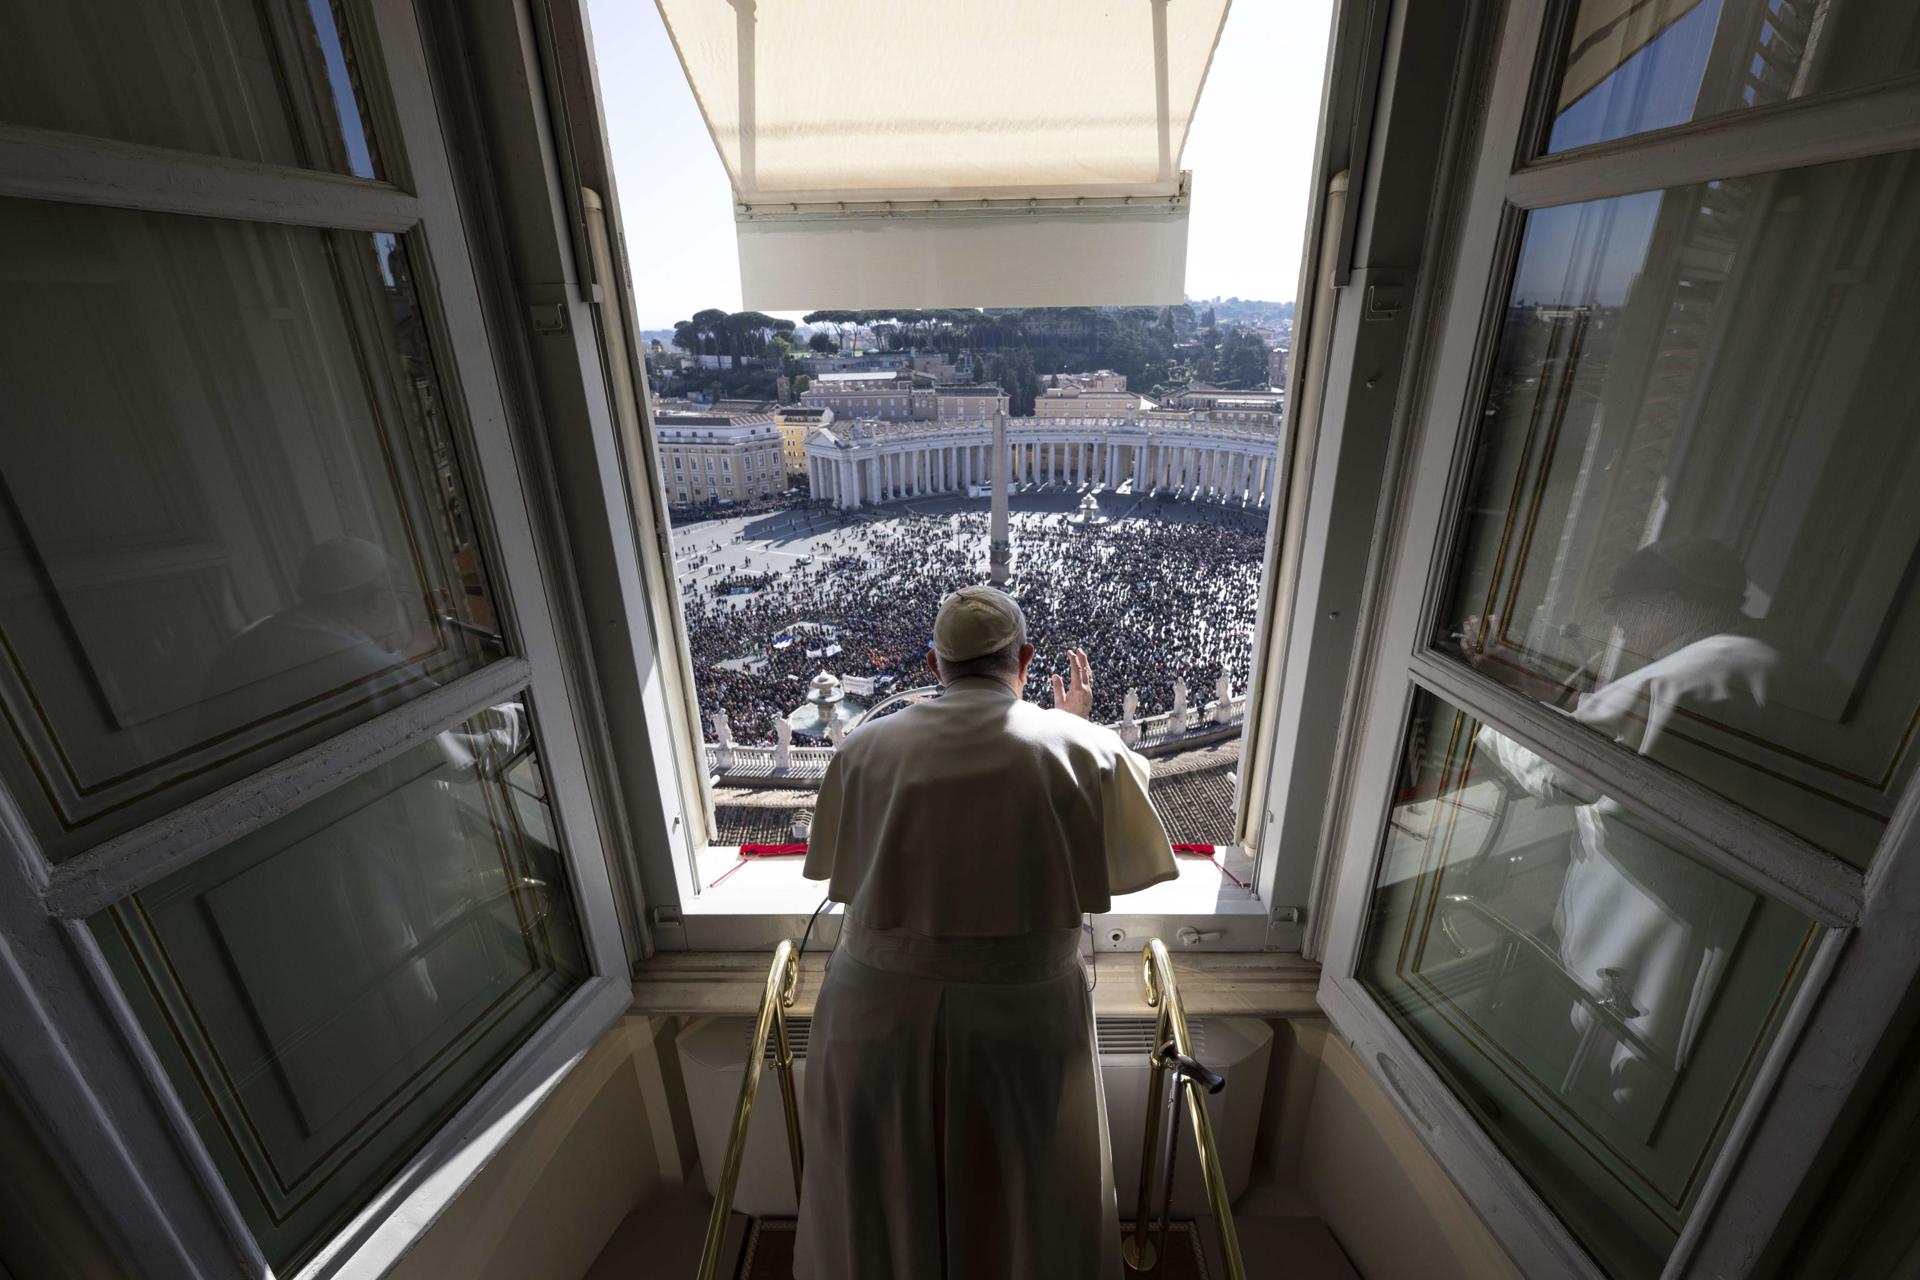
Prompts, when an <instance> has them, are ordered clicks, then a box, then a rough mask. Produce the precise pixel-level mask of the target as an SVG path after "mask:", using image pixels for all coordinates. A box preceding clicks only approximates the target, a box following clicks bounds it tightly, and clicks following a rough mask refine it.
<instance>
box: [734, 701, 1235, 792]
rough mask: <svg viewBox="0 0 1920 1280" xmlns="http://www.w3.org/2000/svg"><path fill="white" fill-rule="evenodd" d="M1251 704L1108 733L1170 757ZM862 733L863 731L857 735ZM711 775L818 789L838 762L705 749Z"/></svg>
mask: <svg viewBox="0 0 1920 1280" xmlns="http://www.w3.org/2000/svg"><path fill="white" fill-rule="evenodd" d="M1246 708H1247V700H1246V698H1244V697H1234V698H1228V699H1227V700H1226V701H1225V703H1224V704H1223V703H1222V702H1220V701H1219V700H1218V699H1215V700H1211V701H1208V702H1204V703H1197V704H1195V705H1193V706H1190V707H1188V708H1187V709H1186V710H1185V711H1184V712H1181V711H1177V710H1175V709H1172V708H1169V709H1168V710H1166V711H1161V712H1156V713H1154V714H1152V715H1148V716H1142V717H1139V718H1138V719H1134V718H1131V717H1127V716H1122V718H1121V719H1120V720H1118V721H1116V722H1115V723H1113V724H1110V725H1108V726H1107V727H1108V728H1110V729H1112V730H1114V731H1115V732H1117V733H1118V734H1119V735H1120V738H1121V740H1122V741H1123V742H1125V743H1127V745H1128V746H1130V747H1132V748H1133V749H1134V750H1136V751H1139V752H1141V753H1142V754H1145V755H1164V754H1166V753H1167V752H1169V751H1173V750H1178V749H1180V748H1182V747H1188V746H1199V745H1201V744H1203V743H1206V742H1209V741H1217V740H1219V739H1221V738H1223V737H1226V736H1229V735H1230V734H1231V733H1232V732H1233V731H1234V730H1236V729H1238V728H1239V727H1240V725H1241V724H1242V722H1243V721H1244V719H1245V717H1246ZM855 731H856V732H858V730H857V728H856V730H855ZM704 747H705V750H706V759H707V770H708V772H709V773H710V774H711V775H712V776H713V777H714V779H715V780H716V781H718V782H724V783H727V784H729V785H732V786H749V787H752V786H761V787H767V786H773V787H778V786H799V787H809V786H817V785H818V784H819V782H820V779H821V778H822V777H824V776H825V774H826V772H827V764H828V762H830V761H831V760H832V759H833V752H834V748H833V747H832V746H831V745H828V746H820V747H801V746H786V747H782V746H777V745H776V746H744V745H742V744H740V743H714V742H709V743H705V744H704Z"/></svg>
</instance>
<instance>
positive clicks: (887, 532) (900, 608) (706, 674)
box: [681, 504, 1266, 743]
mask: <svg viewBox="0 0 1920 1280" xmlns="http://www.w3.org/2000/svg"><path fill="white" fill-rule="evenodd" d="M1012 521H1013V536H1012V543H1013V572H1014V584H1013V594H1014V595H1015V596H1016V597H1017V598H1018V599H1019V601H1020V605H1021V608H1022V610H1023V611H1024V612H1025V613H1026V616H1027V622H1028V626H1029V628H1030V631H1029V636H1028V639H1029V640H1030V641H1031V642H1032V644H1033V646H1034V649H1035V656H1034V660H1033V667H1032V669H1031V672H1030V677H1029V680H1028V684H1027V697H1028V698H1030V699H1033V700H1034V701H1038V702H1044V701H1045V700H1046V697H1047V689H1048V684H1049V682H1048V679H1047V677H1048V676H1049V675H1050V674H1052V673H1053V672H1055V671H1059V672H1060V673H1061V674H1063V675H1064V674H1065V673H1066V662H1067V658H1066V652H1067V650H1068V649H1069V648H1076V647H1077V648H1082V649H1085V650H1086V651H1087V652H1088V653H1089V654H1090V655H1091V657H1092V660H1093V664H1094V677H1095V678H1094V709H1093V719H1094V720H1095V721H1097V722H1099V723H1103V724H1110V723H1113V722H1115V721H1117V720H1119V719H1120V715H1121V702H1122V699H1123V698H1124V696H1125V694H1126V692H1127V690H1128V689H1135V690H1137V691H1138V693H1139V712H1138V714H1140V715H1142V716H1146V715H1152V714H1155V713H1157V712H1161V711H1165V710H1167V709H1169V708H1170V707H1171V706H1172V703H1173V684H1174V681H1175V680H1177V679H1181V678H1184V679H1185V680H1186V682H1187V686H1188V689H1189V691H1190V695H1189V696H1190V702H1191V703H1192V704H1194V705H1198V704H1200V703H1203V702H1205V701H1207V700H1209V699H1211V698H1212V697H1213V689H1214V685H1215V682H1216V681H1217V680H1218V678H1219V677H1220V676H1221V675H1222V674H1224V675H1226V676H1227V677H1228V679H1229V680H1230V681H1231V683H1232V685H1233V690H1234V692H1235V693H1236V694H1244V693H1245V691H1246V687H1247V676H1248V670H1249V665H1250V663H1251V660H1252V646H1253V632H1254V626H1255V621H1256V614H1257V611H1258V608H1259V590H1258V587H1259V578H1260V566H1261V556H1262V552H1263V550H1264V546H1265V539H1266V519H1265V513H1264V512H1239V511H1231V510H1214V509H1208V508H1197V509H1196V508H1188V509H1186V510H1184V511H1183V512H1181V514H1180V517H1179V518H1178V519H1161V518H1159V517H1158V516H1157V515H1155V514H1154V507H1153V505H1152V504H1147V505H1144V506H1141V507H1139V508H1137V509H1136V510H1135V511H1133V512H1132V513H1129V514H1127V515H1124V516H1122V517H1121V518H1119V519H1116V520H1113V521H1112V522H1110V523H1105V524H1097V525H1092V526H1088V525H1083V524H1079V523H1076V522H1075V521H1073V520H1071V519H1069V518H1068V517H1067V516H1066V515H1065V514H1063V513H1035V512H1015V513H1014V514H1013V516H1012ZM790 532H792V533H796V534H801V535H805V534H816V535H817V534H824V535H825V536H826V538H827V540H828V549H827V551H826V552H825V553H824V554H821V555H816V556H814V557H813V558H812V561H811V562H810V563H797V562H796V563H795V564H794V566H793V567H792V568H789V569H786V570H784V571H781V572H779V573H777V574H774V575H773V576H772V579H771V581H770V582H768V583H767V584H766V585H764V586H763V587H762V588H761V589H759V590H756V591H753V592H752V593H751V594H745V595H742V594H738V593H737V591H735V592H730V591H729V590H728V584H729V583H733V582H734V581H735V579H736V577H737V576H738V575H728V576H724V577H723V576H719V575H718V574H717V573H716V574H712V576H700V575H698V569H699V568H700V567H701V566H702V565H704V564H705V563H706V561H707V560H708V559H709V558H710V557H711V556H712V555H713V554H714V553H716V552H718V551H719V550H720V544H719V543H718V542H715V543H713V544H712V545H711V547H709V546H707V545H706V544H701V546H700V547H699V548H698V551H699V553H700V554H697V555H694V556H691V557H690V558H689V559H686V560H683V561H682V562H681V565H682V568H683V571H694V572H695V574H696V576H694V577H691V578H689V579H685V580H683V581H684V582H685V583H687V584H689V585H686V586H685V587H684V588H683V597H684V603H685V606H686V625H687V638H688V641H689V643H690V645H691V650H692V657H693V665H694V677H695V684H696V687H697V691H698V694H699V699H700V709H701V713H702V720H703V721H704V722H705V726H706V736H707V738H708V740H709V741H712V740H714V725H713V715H714V713H715V712H716V711H725V712H726V715H727V720H728V723H729V725H730V727H731V731H732V736H733V739H734V741H736V742H742V743H767V742H772V741H773V740H774V734H775V725H776V723H777V722H778V721H779V720H780V719H783V718H785V717H786V716H787V715H788V714H789V713H790V712H792V711H793V710H794V709H795V708H796V707H798V706H800V705H801V703H802V702H803V701H804V699H805V696H806V688H807V681H808V680H809V679H811V678H812V677H813V675H814V674H815V673H816V672H819V671H822V670H826V671H831V672H833V673H834V674H836V675H840V676H843V677H845V676H856V677H865V678H870V679H873V680H874V681H875V684H876V688H877V689H878V690H879V693H878V694H877V695H876V696H884V694H885V693H886V692H888V691H892V690H899V689H908V688H912V687H914V686H915V685H921V684H927V683H929V682H930V681H931V676H930V675H929V674H928V671H927V666H926V659H927V637H928V636H929V635H930V634H931V632H932V627H933V618H934V614H935V612H936V611H937V610H938V608H939V605H940V601H941V599H942V597H944V596H945V595H946V594H947V593H948V592H950V591H953V590H954V589H955V588H957V587H961V586H965V585H967V584H969V583H974V582H981V581H985V580H986V577H987V559H988V533H987V516H986V513H984V512H977V511H973V512H958V513H949V514H945V515H893V516H880V517H876V516H872V515H868V514H865V513H863V514H861V515H859V516H855V517H851V518H849V517H846V516H843V515H841V514H839V513H834V512H827V511H814V512H809V513H805V514H801V513H796V515H795V517H794V527H793V528H792V529H791V530H790ZM797 624H810V625H797Z"/></svg>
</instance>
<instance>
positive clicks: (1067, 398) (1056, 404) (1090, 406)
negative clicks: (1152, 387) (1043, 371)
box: [1033, 373, 1154, 420]
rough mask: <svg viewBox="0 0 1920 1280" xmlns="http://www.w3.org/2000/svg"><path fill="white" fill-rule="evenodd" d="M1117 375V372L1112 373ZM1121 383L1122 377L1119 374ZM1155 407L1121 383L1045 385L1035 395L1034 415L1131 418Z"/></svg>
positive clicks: (1042, 416)
mask: <svg viewBox="0 0 1920 1280" xmlns="http://www.w3.org/2000/svg"><path fill="white" fill-rule="evenodd" d="M1111 376H1112V377H1114V378H1120V375H1119V374H1117V373H1116V374H1113V375H1111ZM1120 381H1121V382H1122V383H1125V382H1126V379H1125V378H1120ZM1153 407H1154V404H1153V401H1151V400H1149V399H1147V398H1146V397H1145V396H1143V395H1141V394H1139V393H1138V392H1134V391H1128V390H1127V389H1126V388H1125V387H1124V386H1121V387H1118V388H1115V387H1078V386H1067V385H1061V386H1058V387H1048V388H1047V389H1046V390H1045V391H1042V392H1041V393H1040V394H1039V395H1038V396H1036V397H1034V401H1033V414H1034V416H1035V417H1036V418H1125V419H1129V420H1130V419H1133V418H1135V417H1138V416H1139V415H1140V414H1142V413H1144V412H1146V411H1147V410H1148V409H1151V408H1153Z"/></svg>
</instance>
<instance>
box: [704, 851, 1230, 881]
mask: <svg viewBox="0 0 1920 1280" xmlns="http://www.w3.org/2000/svg"><path fill="white" fill-rule="evenodd" d="M806 851H807V846H806V845H804V844H743V845H741V846H740V860H739V861H738V862H736V863H734V864H733V865H732V866H731V867H728V868H727V870H726V871H725V872H724V873H722V874H721V875H720V876H719V877H718V878H717V879H715V880H714V882H713V884H710V885H708V886H707V887H708V888H709V889H711V888H713V885H715V884H719V883H720V881H721V880H725V879H726V878H727V877H728V876H730V875H732V874H733V873H734V872H736V871H738V870H739V869H740V868H741V867H744V866H746V865H747V859H748V858H792V857H798V856H800V855H801V854H804V853H805V852H806ZM1173 851H1174V852H1175V853H1177V854H1185V855H1186V856H1188V857H1190V858H1205V859H1206V860H1207V861H1208V862H1211V863H1212V864H1213V865H1214V866H1216V867H1218V868H1219V869H1220V874H1221V875H1223V876H1225V877H1226V878H1227V879H1229V880H1231V881H1233V883H1234V884H1236V885H1238V886H1239V887H1240V888H1242V889H1244V888H1246V887H1247V885H1246V882H1245V881H1244V880H1242V879H1240V877H1239V876H1236V875H1234V874H1233V872H1231V871H1229V870H1227V868H1226V866H1225V864H1223V863H1222V862H1221V861H1220V859H1219V857H1218V856H1217V850H1216V848H1215V846H1213V845H1210V844H1192V843H1185V842H1183V843H1179V844H1175V845H1174V846H1173Z"/></svg>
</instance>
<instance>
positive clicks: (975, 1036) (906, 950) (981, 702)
mask: <svg viewBox="0 0 1920 1280" xmlns="http://www.w3.org/2000/svg"><path fill="white" fill-rule="evenodd" d="M1147 776H1148V765H1147V762H1146V761H1145V760H1144V759H1142V758H1141V757H1140V756H1138V755H1136V754H1134V753H1133V752H1132V751H1129V750H1128V749H1127V748H1126V746H1125V745H1124V744H1122V743H1121V741H1120V738H1119V736H1118V735H1117V734H1115V733H1114V732H1113V731H1112V730H1111V729H1106V728H1102V727H1101V726H1099V725H1094V724H1089V723H1088V722H1087V721H1085V720H1082V719H1080V718H1079V717H1077V716H1073V715H1070V714H1068V713H1067V712H1064V711H1057V710H1044V709H1042V708H1040V707H1037V706H1035V705H1033V704H1032V703H1028V702H1023V701H1021V700H1020V699H1018V698H1016V697H1015V696H1014V694H1013V690H1012V689H1010V688H1008V687H1007V686H1006V685H1005V684H1002V683H1001V682H1000V681H998V680H993V679H989V678H985V677H963V678H961V679H958V680H955V681H954V682H953V683H952V684H951V685H949V686H948V687H947V689H946V691H945V692H944V693H943V694H942V695H941V696H940V697H939V698H938V699H937V700H935V701H932V702H927V703H922V704H919V705H917V706H913V707H909V708H907V709H906V710H904V711H901V712H899V713H897V714H895V715H892V716H889V717H887V718H886V719H883V720H878V721H875V722H874V723H873V724H870V725H866V726H864V727H862V728H861V729H860V730H859V731H858V732H856V733H854V734H852V735H851V736H850V737H848V739H847V740H846V742H845V743H843V744H842V745H841V747H840V749H839V751H838V752H837V753H835V755H834V759H833V764H832V766H831V767H830V768H829V769H828V770H827V776H826V779H825V781H824V782H823V783H822V784H821V787H820V799H819V801H818V804H817V806H816V807H815V809H814V816H813V831H812V836H811V839H810V841H809V845H808V850H807V863H806V875H807V877H808V878H809V879H814V880H826V879H831V881H832V885H831V888H830V890H829V893H830V896H831V897H832V898H833V900H834V901H836V902H844V903H846V904H847V914H846V918H845V920H844V921H843V926H842V930H841V941H840V948H839V950H838V951H837V952H835V953H834V957H833V962H832V965H831V967H830V968H829V969H828V971H827V977H826V981H825V983H824V984H823V986H822V988H821V991H820V998H819V1001H818V1002H817V1004H816V1006H815V1009H814V1015H813V1027H812V1033H811V1040H810V1045H809V1049H808V1061H807V1083H806V1097H805V1099H804V1104H803V1108H802V1114H803V1118H802V1123H803V1125H804V1131H805V1138H806V1156H807V1159H806V1174H805V1184H804V1186H803V1188H802V1191H801V1196H800V1225H799V1237H798V1241H797V1243H796V1252H795V1262H794V1274H795V1276H797V1277H799V1280H891V1278H893V1277H903V1278H904V1277H913V1278H914V1280H922V1278H924V1280H933V1278H935V1277H941V1276H946V1277H952V1278H954V1280H959V1278H960V1277H972V1276H993V1277H1015V1278H1018V1277H1029V1276H1031V1277H1049V1278H1055V1277H1057V1278H1059V1280H1078V1278H1080V1277H1093V1276H1101V1277H1107V1278H1109V1280H1110V1278H1112V1277H1117V1276H1118V1275H1119V1273H1120V1272H1119V1268H1120V1263H1119V1224H1118V1217H1117V1214H1116V1212H1115V1205H1114V1191H1113V1180H1112V1162H1111V1159H1110V1156H1109V1149H1108V1144H1107V1133H1106V1109H1105V1106H1104V1103H1103V1100H1102V1097H1101V1093H1100V1074H1099V1071H1098V1069H1097V1065H1098V1064H1097V1062H1096V1060H1095V1056H1094V1042H1093V1010H1092V1004H1091V1002H1090V1001H1089V999H1088V996H1087V988H1086V981H1085V977H1084V974H1083V971H1082V969H1081V965H1080V962H1079V942H1080V925H1081V917H1082V915H1083V914H1084V913H1087V912H1099V911H1105V910H1107V909H1108V903H1109V899H1110V898H1111V897H1112V895H1114V894H1118V893H1130V892H1132V891H1134V890H1136V889H1142V888H1145V887H1146V886H1147V885H1150V884H1156V883H1158V882H1160V881H1162V880H1168V879H1171V878H1173V876H1174V874H1175V871H1174V865H1173V854H1172V851H1171V850H1170V849H1169V848H1168V846H1167V834H1166V830H1165V829H1164V828H1163V827H1162V826H1161V825H1160V819H1159V816H1158V815H1157V814H1155V812H1154V810H1153V804H1152V802H1151V801H1150V800H1149V799H1148V798H1147Z"/></svg>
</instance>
